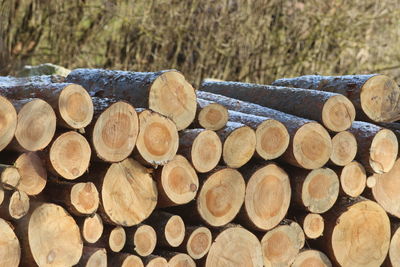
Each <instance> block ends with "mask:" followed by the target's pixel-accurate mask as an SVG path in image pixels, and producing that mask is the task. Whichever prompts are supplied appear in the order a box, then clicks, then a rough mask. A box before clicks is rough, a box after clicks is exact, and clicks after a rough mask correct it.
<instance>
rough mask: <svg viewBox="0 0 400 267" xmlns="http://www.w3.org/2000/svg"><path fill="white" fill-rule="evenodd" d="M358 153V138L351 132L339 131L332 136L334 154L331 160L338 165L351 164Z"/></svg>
mask: <svg viewBox="0 0 400 267" xmlns="http://www.w3.org/2000/svg"><path fill="white" fill-rule="evenodd" d="M356 154H357V140H356V138H355V137H354V135H353V134H352V133H350V132H347V131H343V132H340V133H337V134H336V135H335V136H334V137H333V138H332V154H331V157H330V160H331V161H332V163H333V164H335V165H338V166H345V165H347V164H349V163H350V162H351V161H352V160H353V159H354V158H355V157H356Z"/></svg>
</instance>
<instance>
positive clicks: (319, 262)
mask: <svg viewBox="0 0 400 267" xmlns="http://www.w3.org/2000/svg"><path fill="white" fill-rule="evenodd" d="M291 266H293V267H305V266H318V267H332V263H331V261H330V260H329V258H328V257H327V256H326V255H325V254H324V253H322V252H321V251H318V250H311V249H307V250H304V251H302V252H300V253H299V254H298V255H297V256H296V258H295V259H294V262H293V264H292V265H291ZM346 266H347V265H346ZM349 266H350V265H349Z"/></svg>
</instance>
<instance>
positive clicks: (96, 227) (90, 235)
mask: <svg viewBox="0 0 400 267" xmlns="http://www.w3.org/2000/svg"><path fill="white" fill-rule="evenodd" d="M75 220H76V222H77V224H78V226H79V229H80V230H81V235H82V238H83V241H85V242H86V243H89V244H94V243H96V242H97V241H98V240H99V239H100V237H101V236H102V235H103V229H104V225H103V220H102V219H101V217H100V215H99V214H97V213H94V214H92V215H91V216H88V217H78V218H75Z"/></svg>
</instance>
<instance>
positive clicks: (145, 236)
mask: <svg viewBox="0 0 400 267" xmlns="http://www.w3.org/2000/svg"><path fill="white" fill-rule="evenodd" d="M125 232H126V246H125V250H126V251H129V252H131V253H133V252H135V253H136V254H138V255H139V256H141V257H146V256H149V255H150V254H152V253H153V251H154V249H155V247H156V244H157V234H156V231H155V230H154V228H153V227H152V226H150V225H147V224H139V225H137V226H133V227H129V228H125Z"/></svg>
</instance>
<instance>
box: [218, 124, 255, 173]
mask: <svg viewBox="0 0 400 267" xmlns="http://www.w3.org/2000/svg"><path fill="white" fill-rule="evenodd" d="M217 134H218V136H219V137H220V138H221V141H222V143H223V148H222V159H223V161H224V163H225V164H226V165H227V166H228V167H231V168H240V167H241V166H243V165H244V164H246V163H247V162H249V160H250V159H251V158H252V157H253V155H254V152H255V151H256V143H257V139H256V133H255V131H254V130H253V129H252V128H250V127H249V126H246V125H244V124H242V123H235V122H228V123H227V124H226V126H225V127H224V128H222V129H221V130H219V131H217Z"/></svg>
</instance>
